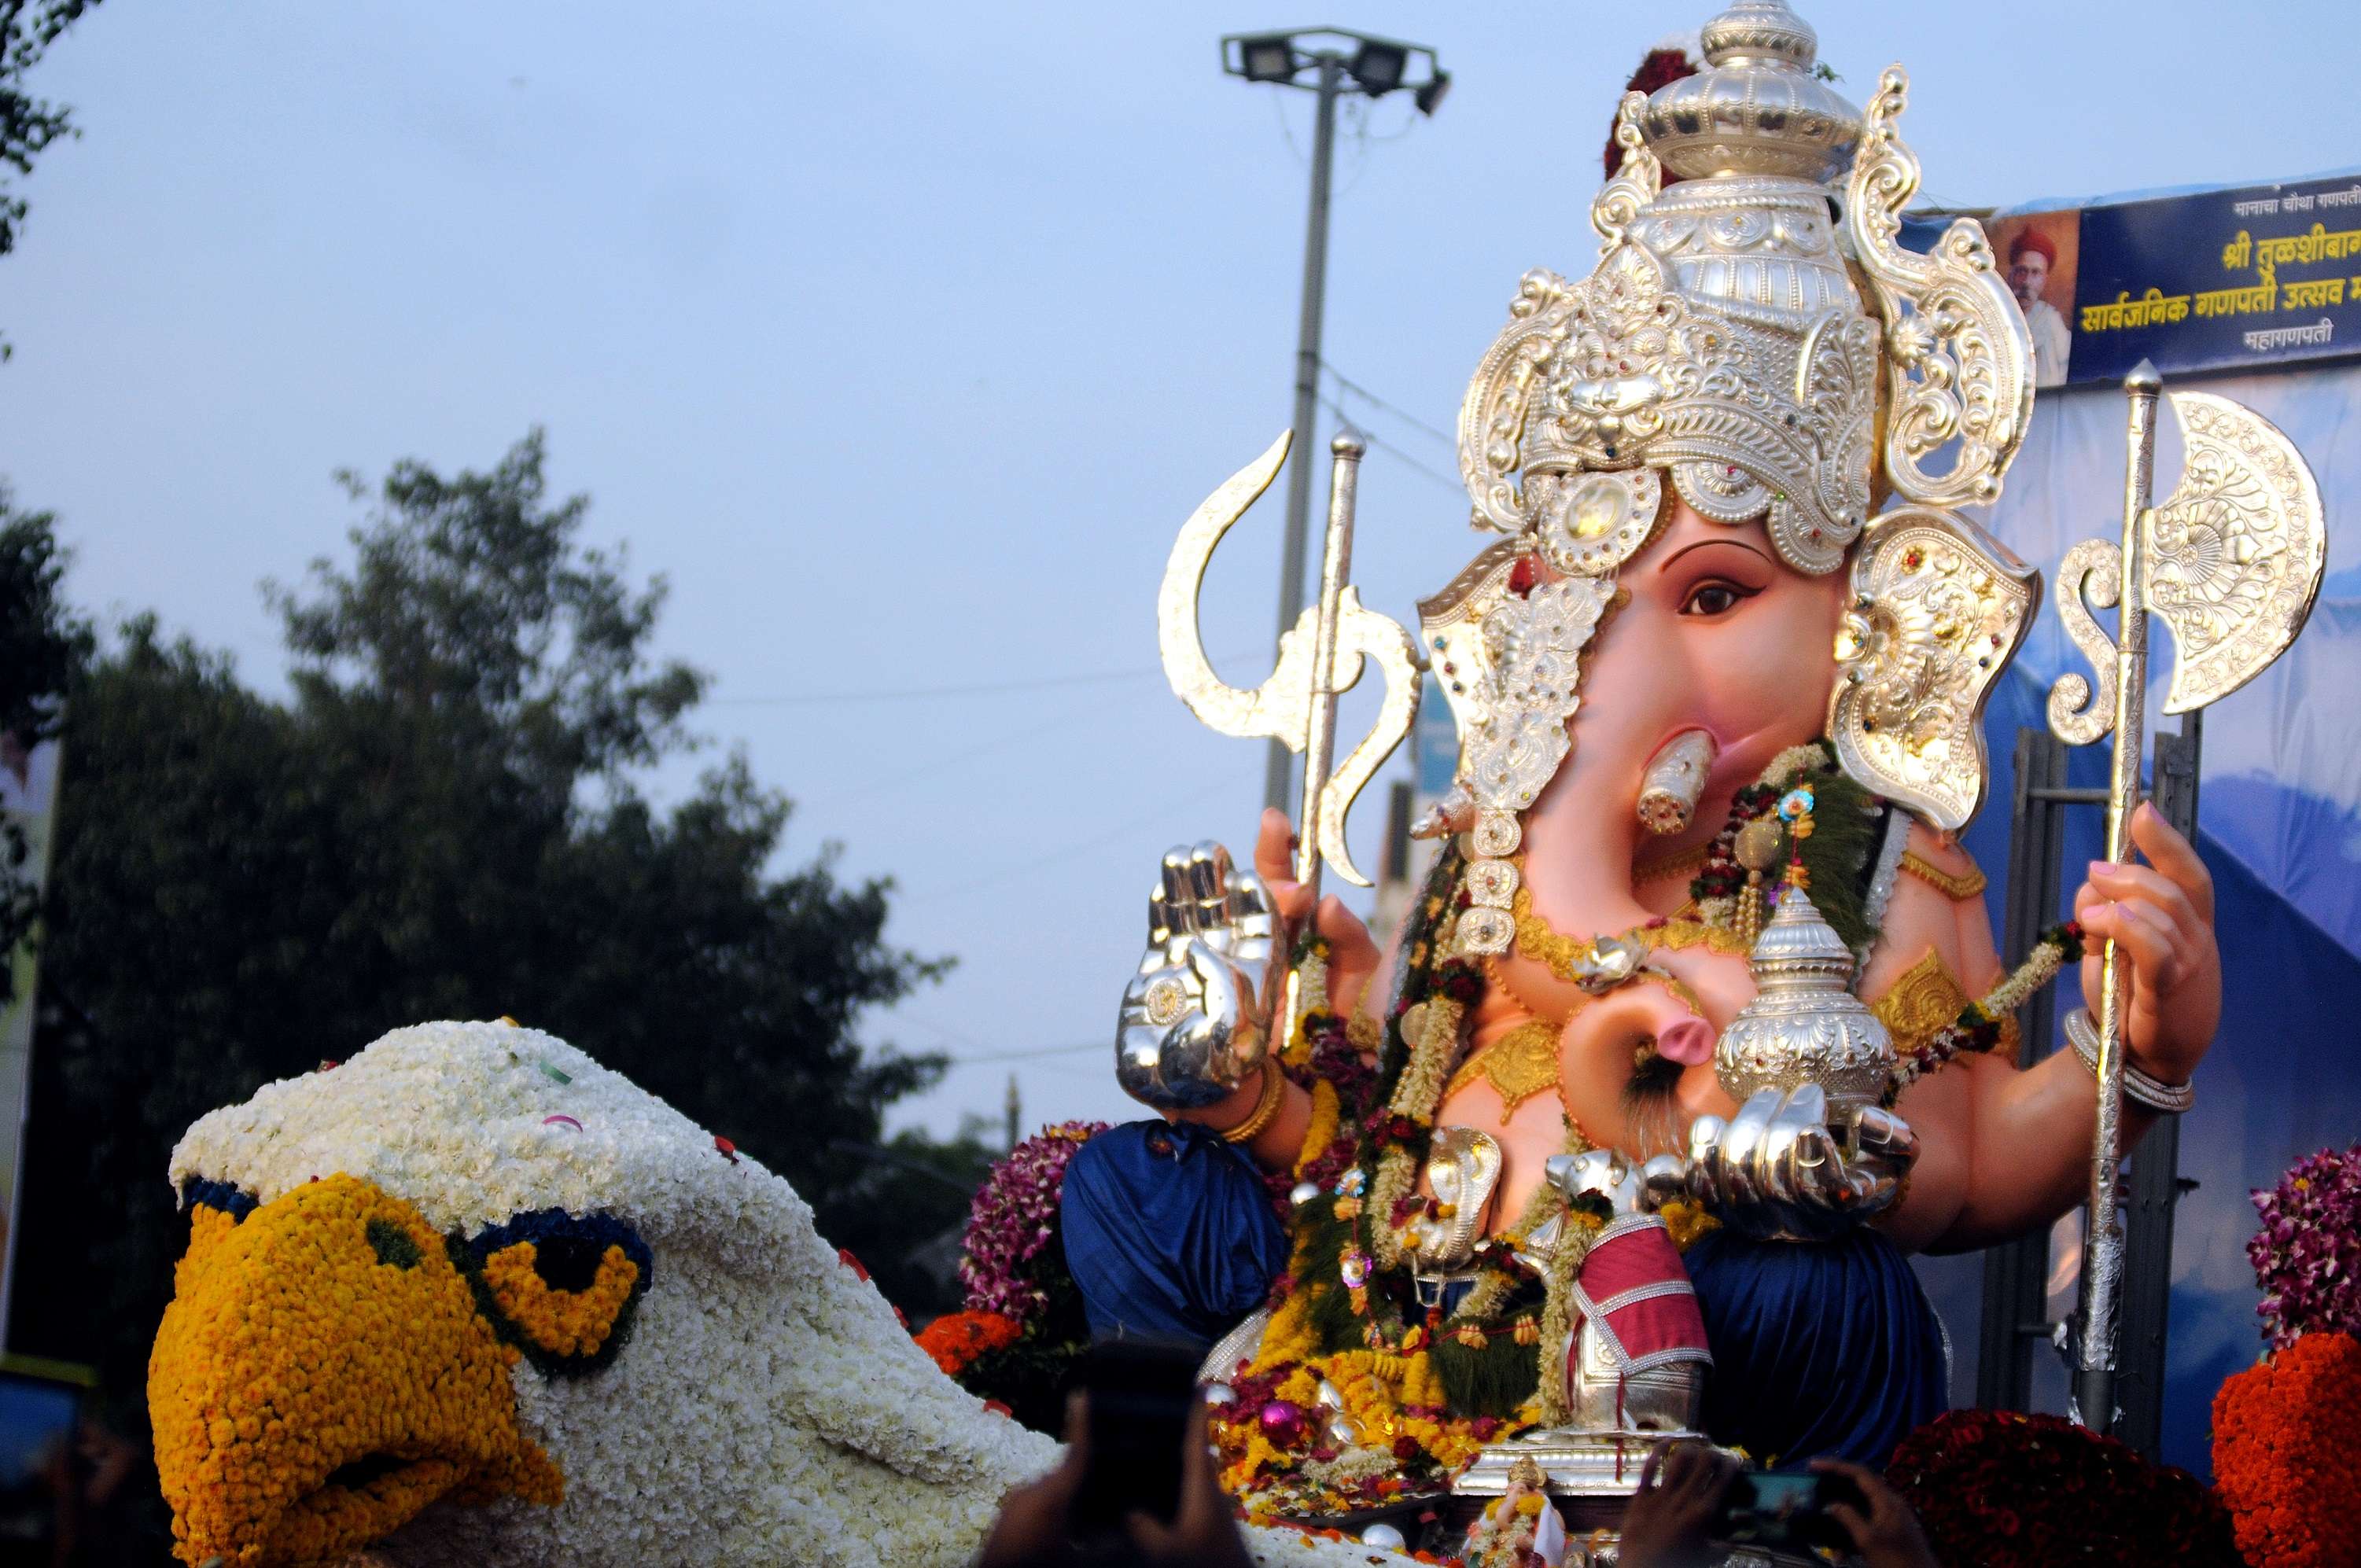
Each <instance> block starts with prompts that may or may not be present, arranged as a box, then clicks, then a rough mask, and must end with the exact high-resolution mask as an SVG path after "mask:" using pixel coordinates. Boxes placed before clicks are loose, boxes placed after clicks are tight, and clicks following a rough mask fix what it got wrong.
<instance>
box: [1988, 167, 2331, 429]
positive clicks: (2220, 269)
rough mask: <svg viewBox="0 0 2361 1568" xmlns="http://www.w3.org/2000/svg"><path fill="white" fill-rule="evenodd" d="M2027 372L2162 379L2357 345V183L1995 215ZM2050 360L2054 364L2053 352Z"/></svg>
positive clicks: (2044, 380)
mask: <svg viewBox="0 0 2361 1568" xmlns="http://www.w3.org/2000/svg"><path fill="white" fill-rule="evenodd" d="M1990 226H1991V230H1992V238H1993V250H1994V252H1995V255H1996V258H1997V259H1998V260H1999V262H2000V265H2001V266H2002V267H2003V268H2004V269H2006V270H2007V273H2008V277H2009V283H2010V287H2011V289H2012V291H2014V292H2015V294H2016V296H2017V302H2018V303H2019V304H2020V305H2022V306H2024V307H2025V311H2026V323H2027V324H2028V325H2030V326H2031V327H2032V328H2033V334H2034V355H2035V365H2036V369H2037V382H2038V384H2040V385H2043V386H2058V385H2060V384H2061V383H2065V382H2083V381H2113V380H2120V379H2121V378H2123V376H2124V375H2125V372H2127V371H2129V370H2130V369H2131V368H2132V367H2134V366H2136V365H2137V364H2138V363H2139V362H2140V361H2141V360H2142V359H2143V358H2146V359H2151V360H2154V361H2155V362H2156V367H2157V368H2158V370H2160V371H2162V372H2163V373H2164V374H2165V375H2166V376H2167V377H2171V376H2175V375H2186V374H2189V373H2191V372H2194V371H2210V370H2252V369H2262V368H2268V367H2273V366H2278V365H2283V364H2288V363H2290V362H2296V361H2302V360H2312V359H2324V358H2330V357H2334V356H2340V355H2351V354H2355V353H2361V180H2356V179H2355V178H2354V177H2352V176H2350V175H2345V176H2340V177H2336V178H2332V179H2323V180H2307V181H2289V182H2287V183H2284V184H2278V185H2250V186H2244V187H2239V188H2235V189H2231V190H2224V191H2208V192H2202V193H2199V194H2195V195H2185V196H2165V197H2159V198H2157V199H2154V200H2150V201H2142V202H2122V203H2110V204H2107V205H2102V206H2090V207H2082V208H2079V209H2069V210H2064V211H2059V212H2050V213H2031V214H2017V215H2015V216H2004V217H1999V218H1995V219H1994V220H1993V222H1992V224H1991V225H1990ZM2061 359H2062V360H2063V364H2062V365H2061V364H2060V363H2059V361H2060V360H2061Z"/></svg>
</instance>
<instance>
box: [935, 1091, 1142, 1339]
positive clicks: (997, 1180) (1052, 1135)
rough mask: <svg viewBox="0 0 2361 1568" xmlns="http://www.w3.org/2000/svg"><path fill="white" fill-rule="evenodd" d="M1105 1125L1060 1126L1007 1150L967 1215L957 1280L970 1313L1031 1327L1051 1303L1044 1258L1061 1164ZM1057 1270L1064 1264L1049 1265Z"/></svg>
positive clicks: (1053, 1229) (1054, 1226)
mask: <svg viewBox="0 0 2361 1568" xmlns="http://www.w3.org/2000/svg"><path fill="white" fill-rule="evenodd" d="M1106 1127H1107V1124H1105V1123H1104V1122H1060V1123H1059V1124H1057V1125H1056V1126H1053V1127H1044V1128H1042V1129H1041V1131H1039V1132H1038V1133H1036V1134H1034V1135H1032V1136H1031V1137H1029V1138H1027V1139H1026V1140H1025V1141H1024V1142H1023V1143H1021V1144H1018V1145H1017V1146H1016V1147H1015V1148H1013V1149H1011V1150H1009V1151H1008V1157H1006V1158H1005V1159H1003V1160H1002V1161H1001V1162H1000V1163H999V1164H998V1165H996V1166H994V1167H993V1169H992V1177H991V1179H989V1180H987V1181H986V1182H985V1183H984V1184H983V1190H981V1191H979V1192H977V1193H976V1195H975V1202H974V1204H973V1205H972V1207H971V1208H970V1209H969V1211H968V1222H967V1242H966V1249H965V1255H963V1256H962V1257H961V1259H960V1270H959V1271H960V1280H961V1283H962V1284H964V1285H965V1286H966V1287H967V1309H968V1310H969V1311H971V1312H998V1313H1000V1314H1002V1315H1003V1316H1005V1317H1008V1318H1012V1319H1015V1320H1016V1321H1017V1322H1019V1323H1029V1322H1031V1321H1033V1320H1034V1318H1035V1317H1037V1316H1038V1314H1039V1313H1040V1311H1041V1310H1042V1309H1043V1308H1044V1307H1046V1306H1048V1305H1049V1300H1050V1290H1049V1288H1047V1287H1048V1286H1049V1283H1050V1282H1049V1281H1047V1280H1044V1279H1043V1278H1042V1277H1041V1267H1040V1260H1041V1255H1042V1253H1043V1252H1044V1251H1045V1250H1046V1249H1048V1248H1049V1244H1050V1243H1051V1242H1053V1241H1055V1240H1056V1239H1057V1236H1058V1193H1059V1190H1060V1188H1061V1187H1062V1186H1063V1185H1064V1183H1065V1179H1066V1162H1067V1161H1068V1160H1070V1159H1071V1158H1073V1157H1074V1151H1075V1150H1076V1149H1078V1148H1081V1147H1082V1145H1083V1144H1084V1143H1085V1142H1087V1141H1088V1140H1089V1139H1090V1138H1091V1137H1092V1136H1093V1135H1094V1134H1098V1133H1103V1132H1104V1131H1106ZM1051 1261H1052V1262H1053V1263H1054V1264H1055V1266H1057V1267H1058V1268H1059V1269H1060V1270H1062V1268H1063V1266H1064V1261H1065V1260H1064V1259H1063V1258H1062V1257H1057V1258H1054V1259H1052V1260H1051Z"/></svg>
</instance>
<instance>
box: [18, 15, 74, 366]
mask: <svg viewBox="0 0 2361 1568" xmlns="http://www.w3.org/2000/svg"><path fill="white" fill-rule="evenodd" d="M96 4H98V0H0V165H5V167H6V168H7V169H12V170H16V173H17V174H18V175H20V176H21V175H26V174H30V173H31V172H32V171H33V160H34V159H37V158H38V157H40V155H41V154H42V153H43V152H45V151H47V150H48V148H49V144H50V143H51V142H53V141H56V140H57V139H58V138H59V137H70V136H79V135H81V134H82V133H81V132H80V131H78V130H76V129H75V128H74V125H73V121H72V117H71V114H70V112H69V111H68V110H67V109H66V107H65V105H64V104H52V103H49V102H48V101H47V100H45V99H40V98H36V97H34V96H33V95H32V94H31V93H27V92H26V91H25V86H24V82H25V73H26V72H27V71H30V70H32V68H33V67H34V66H36V65H38V64H39V63H40V60H41V57H42V56H43V55H45V54H47V53H48V52H49V46H50V45H51V44H53V43H55V42H57V40H58V37H59V35H60V34H61V33H63V32H64V31H65V30H66V28H68V27H71V26H72V25H73V24H74V22H75V21H77V20H78V19H80V17H81V16H82V13H83V12H84V11H87V10H89V9H90V8H91V7H92V6H93V5H96ZM25 212H26V206H25V198H24V197H23V196H22V195H21V194H20V193H18V192H17V190H16V184H15V181H12V180H11V179H9V178H8V177H7V176H6V175H5V174H0V256H5V255H7V254H8V252H10V251H12V250H14V249H16V235H17V232H18V230H20V229H21V228H22V227H23V226H24V223H25ZM7 354H8V350H7V345H5V344H0V359H4V358H5V357H7Z"/></svg>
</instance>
